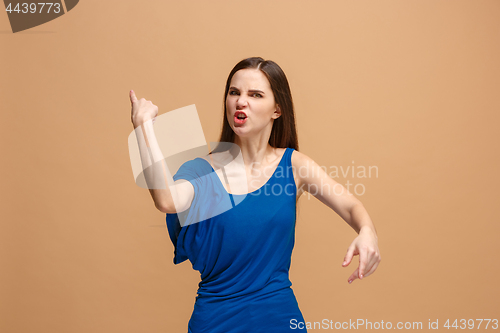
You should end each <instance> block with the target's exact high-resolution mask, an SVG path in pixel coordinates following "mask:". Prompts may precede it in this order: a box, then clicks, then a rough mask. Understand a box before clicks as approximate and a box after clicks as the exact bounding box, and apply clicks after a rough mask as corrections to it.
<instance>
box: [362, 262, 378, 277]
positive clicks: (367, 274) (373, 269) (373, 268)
mask: <svg viewBox="0 0 500 333" xmlns="http://www.w3.org/2000/svg"><path fill="white" fill-rule="evenodd" d="M377 267H378V262H376V263H375V264H374V265H373V266H372V268H371V269H370V270H369V271H368V272H367V273H365V274H364V275H363V276H364V277H367V276H370V275H371V274H372V273H373V272H375V270H376V269H377Z"/></svg>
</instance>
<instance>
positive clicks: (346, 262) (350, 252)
mask: <svg viewBox="0 0 500 333" xmlns="http://www.w3.org/2000/svg"><path fill="white" fill-rule="evenodd" d="M353 254H354V247H353V246H350V247H349V249H347V254H346V255H345V257H344V262H343V263H342V266H343V267H346V266H348V265H349V264H350V263H351V260H352V257H353Z"/></svg>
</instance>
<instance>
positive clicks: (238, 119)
mask: <svg viewBox="0 0 500 333" xmlns="http://www.w3.org/2000/svg"><path fill="white" fill-rule="evenodd" d="M246 121H247V115H246V114H245V112H243V111H236V113H235V114H234V122H235V123H236V124H240V125H242V124H244V123H245V122H246Z"/></svg>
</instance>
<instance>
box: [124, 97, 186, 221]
mask: <svg viewBox="0 0 500 333" xmlns="http://www.w3.org/2000/svg"><path fill="white" fill-rule="evenodd" d="M130 102H131V104H132V117H131V118H132V124H133V125H134V130H135V133H136V137H137V142H138V144H139V153H140V156H141V163H142V169H143V172H144V178H145V180H146V184H147V185H148V189H149V193H150V194H151V197H152V198H153V201H154V203H155V207H156V208H157V209H158V210H160V211H161V212H163V213H176V212H182V211H184V210H186V209H187V208H189V207H190V205H191V202H192V201H193V197H194V188H193V185H192V184H191V183H190V182H188V181H185V180H178V181H176V182H174V179H173V178H172V175H171V174H170V172H169V170H168V168H167V166H166V164H165V160H164V157H163V154H162V152H161V150H160V147H159V145H158V142H157V140H156V136H155V133H154V129H153V123H154V121H155V117H156V116H157V115H158V107H157V106H156V105H154V104H153V103H152V102H151V101H147V100H145V99H144V98H141V99H140V100H138V99H137V97H136V96H135V93H134V91H133V90H131V91H130Z"/></svg>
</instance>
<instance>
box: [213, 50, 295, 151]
mask: <svg viewBox="0 0 500 333" xmlns="http://www.w3.org/2000/svg"><path fill="white" fill-rule="evenodd" d="M247 68H255V69H259V70H260V71H261V72H262V73H264V75H265V76H266V77H267V79H268V80H269V83H270V85H271V90H272V91H273V94H274V100H275V102H276V103H277V104H278V105H279V106H280V110H281V116H280V117H278V118H277V119H275V120H274V123H273V128H272V130H271V136H270V137H269V144H270V145H271V147H274V148H293V149H295V150H297V151H298V150H299V142H298V139H297V130H296V125H295V112H294V108H293V100H292V93H291V91H290V86H289V85H288V80H287V78H286V75H285V73H284V72H283V70H282V69H281V67H280V66H278V64H277V63H275V62H274V61H272V60H264V59H262V58H261V57H252V58H247V59H243V60H242V61H240V62H239V63H237V64H236V66H234V68H233V69H232V70H231V73H229V77H228V78H227V81H226V89H225V90H224V117H223V119H222V131H221V134H220V139H219V142H220V143H221V144H218V145H217V147H216V148H215V149H214V150H212V152H210V154H212V153H215V152H220V151H224V150H227V149H228V148H227V147H228V145H227V144H226V145H224V142H230V143H234V139H235V134H234V132H233V129H232V128H231V126H230V125H229V122H228V120H227V108H226V100H227V94H228V91H229V86H230V84H231V79H232V78H233V75H234V74H235V73H236V72H237V71H239V70H240V69H247Z"/></svg>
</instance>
